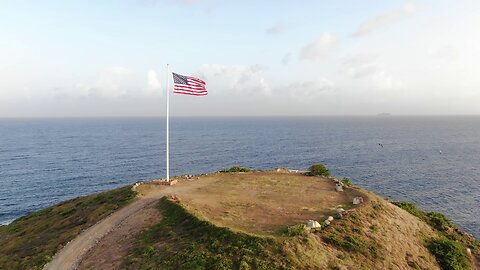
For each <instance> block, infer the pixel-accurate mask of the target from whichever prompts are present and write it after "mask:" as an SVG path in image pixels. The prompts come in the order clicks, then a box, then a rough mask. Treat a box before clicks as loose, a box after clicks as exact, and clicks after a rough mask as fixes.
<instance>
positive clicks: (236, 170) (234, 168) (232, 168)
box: [220, 166, 251, 173]
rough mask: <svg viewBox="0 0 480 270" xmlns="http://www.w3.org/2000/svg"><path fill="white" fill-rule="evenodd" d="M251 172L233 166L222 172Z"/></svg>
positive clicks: (247, 169)
mask: <svg viewBox="0 0 480 270" xmlns="http://www.w3.org/2000/svg"><path fill="white" fill-rule="evenodd" d="M249 171H251V170H250V169H249V168H244V167H240V166H233V167H231V168H230V169H225V170H221V171H220V172H221V173H234V172H249Z"/></svg>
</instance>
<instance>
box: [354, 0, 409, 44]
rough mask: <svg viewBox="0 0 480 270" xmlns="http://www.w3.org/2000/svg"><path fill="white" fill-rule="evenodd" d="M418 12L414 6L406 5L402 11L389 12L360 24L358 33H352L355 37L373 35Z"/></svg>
mask: <svg viewBox="0 0 480 270" xmlns="http://www.w3.org/2000/svg"><path fill="white" fill-rule="evenodd" d="M415 10H416V7H415V6H414V5H412V4H406V5H404V6H403V7H402V8H400V9H396V10H391V11H387V12H385V13H382V14H379V15H377V16H375V17H373V18H372V19H370V20H367V21H365V22H363V23H362V24H360V26H359V27H358V29H357V31H355V32H354V33H352V36H354V37H361V36H365V35H368V34H370V33H372V32H373V31H375V30H377V29H380V28H383V27H386V26H388V25H391V24H394V23H396V22H398V21H400V20H402V19H404V18H406V17H408V16H410V15H411V14H413V13H414V12H415Z"/></svg>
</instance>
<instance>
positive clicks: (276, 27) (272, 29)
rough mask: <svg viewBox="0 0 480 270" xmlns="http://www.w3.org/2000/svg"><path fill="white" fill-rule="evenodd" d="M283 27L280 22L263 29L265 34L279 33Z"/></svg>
mask: <svg viewBox="0 0 480 270" xmlns="http://www.w3.org/2000/svg"><path fill="white" fill-rule="evenodd" d="M283 30H284V27H283V26H282V25H281V24H276V25H274V26H272V27H270V28H268V29H267V30H265V35H275V34H280V33H281V32H283Z"/></svg>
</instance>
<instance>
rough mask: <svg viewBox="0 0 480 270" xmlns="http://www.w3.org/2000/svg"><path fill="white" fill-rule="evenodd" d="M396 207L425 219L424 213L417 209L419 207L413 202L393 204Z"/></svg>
mask: <svg viewBox="0 0 480 270" xmlns="http://www.w3.org/2000/svg"><path fill="white" fill-rule="evenodd" d="M392 203H393V204H394V205H396V206H398V207H400V208H402V209H403V210H405V211H407V212H408V213H410V214H412V215H414V216H416V217H418V218H421V219H423V216H424V213H423V212H422V211H420V210H418V209H417V206H416V205H415V204H414V203H411V202H392Z"/></svg>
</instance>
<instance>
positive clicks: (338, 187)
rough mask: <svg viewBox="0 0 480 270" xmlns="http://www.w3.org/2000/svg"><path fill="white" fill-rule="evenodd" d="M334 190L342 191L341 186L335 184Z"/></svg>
mask: <svg viewBox="0 0 480 270" xmlns="http://www.w3.org/2000/svg"><path fill="white" fill-rule="evenodd" d="M335 190H336V191H343V186H342V185H341V184H336V185H335Z"/></svg>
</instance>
